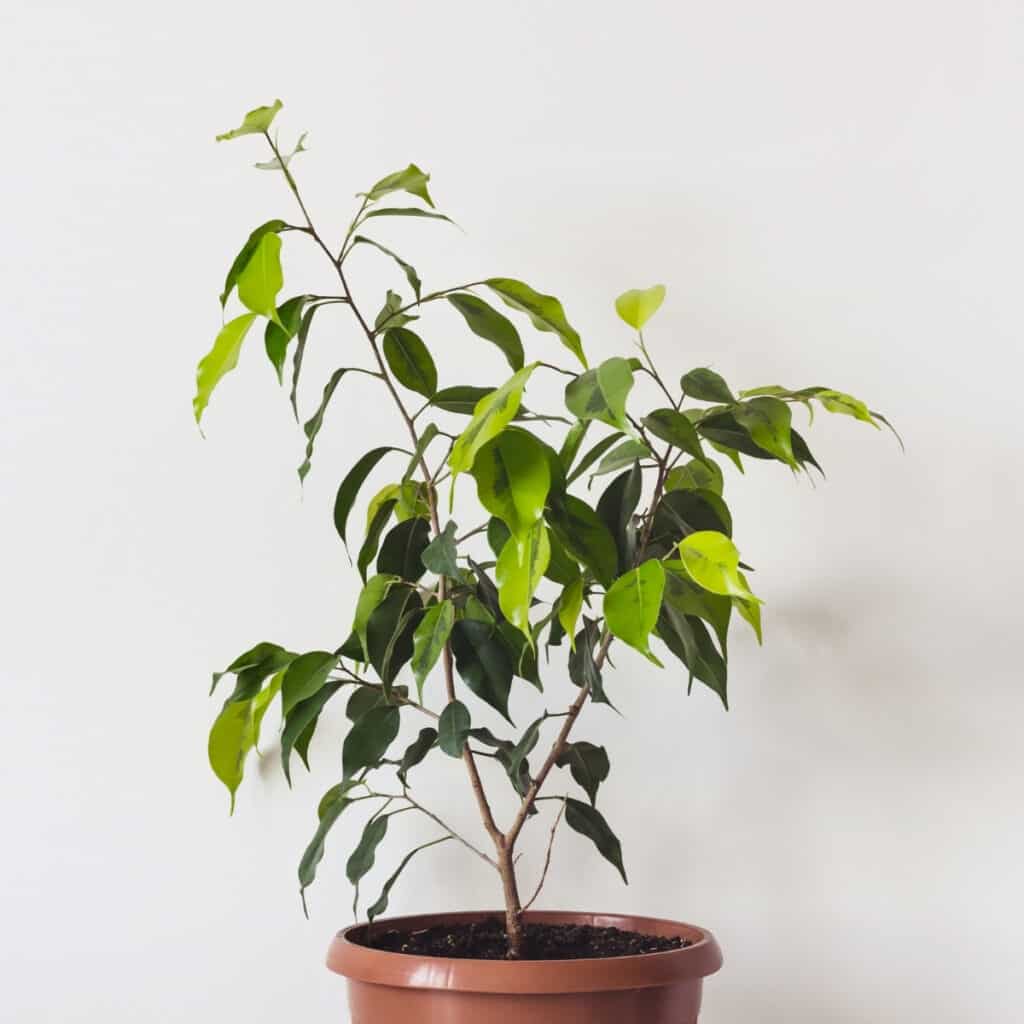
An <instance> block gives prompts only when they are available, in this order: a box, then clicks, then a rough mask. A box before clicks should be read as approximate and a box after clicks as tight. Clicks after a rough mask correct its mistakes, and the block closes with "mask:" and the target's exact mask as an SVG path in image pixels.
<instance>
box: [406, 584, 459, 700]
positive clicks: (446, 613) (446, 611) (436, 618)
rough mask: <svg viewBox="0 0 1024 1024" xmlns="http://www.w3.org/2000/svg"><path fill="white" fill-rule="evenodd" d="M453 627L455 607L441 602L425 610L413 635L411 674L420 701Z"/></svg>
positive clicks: (449, 603)
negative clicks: (425, 684) (424, 687)
mask: <svg viewBox="0 0 1024 1024" xmlns="http://www.w3.org/2000/svg"><path fill="white" fill-rule="evenodd" d="M454 625H455V605H453V604H452V603H451V601H442V602H441V603H440V604H434V605H431V606H430V607H429V608H428V609H427V611H426V614H424V616H423V618H422V619H421V620H420V624H419V625H418V626H417V627H416V632H415V633H413V637H412V672H413V675H414V676H415V677H416V688H417V690H418V691H419V698H420V701H422V700H423V684H424V683H425V682H426V678H427V676H428V675H429V674H430V670H431V669H432V668H433V667H434V666H435V665H436V664H437V659H438V658H439V657H440V656H441V651H442V650H444V645H445V644H446V643H447V642H448V638H449V637H450V636H451V632H452V626H454Z"/></svg>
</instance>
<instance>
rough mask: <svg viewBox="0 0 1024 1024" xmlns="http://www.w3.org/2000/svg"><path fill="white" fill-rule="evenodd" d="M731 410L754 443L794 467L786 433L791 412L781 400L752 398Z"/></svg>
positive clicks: (790, 444) (795, 463) (788, 430)
mask: <svg viewBox="0 0 1024 1024" xmlns="http://www.w3.org/2000/svg"><path fill="white" fill-rule="evenodd" d="M732 414H733V416H734V417H735V419H736V422H737V423H739V425H740V426H741V427H743V428H744V429H745V430H746V431H747V433H748V434H749V435H750V439H751V440H752V441H753V442H754V444H756V445H757V446H758V447H759V448H763V449H764V450H765V451H766V452H768V453H769V454H770V455H774V456H775V457H776V458H777V459H781V460H782V461H783V462H785V463H786V464H787V465H788V466H791V467H792V468H793V469H796V468H797V461H796V458H795V457H794V455H793V442H792V439H791V436H790V427H791V423H792V419H793V414H792V412H791V411H790V408H789V406H788V405H786V403H785V402H783V401H780V400H779V399H778V398H768V397H767V396H766V397H762V398H752V399H750V401H748V402H741V403H740V404H739V405H736V406H734V408H733V410H732Z"/></svg>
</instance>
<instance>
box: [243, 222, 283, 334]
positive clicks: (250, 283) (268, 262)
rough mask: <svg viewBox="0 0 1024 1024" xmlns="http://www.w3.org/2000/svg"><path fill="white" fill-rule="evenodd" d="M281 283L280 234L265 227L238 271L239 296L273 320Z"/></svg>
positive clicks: (251, 308) (254, 311)
mask: <svg viewBox="0 0 1024 1024" xmlns="http://www.w3.org/2000/svg"><path fill="white" fill-rule="evenodd" d="M283 286H284V276H283V275H282V273H281V236H280V235H277V234H275V233H274V232H272V231H268V232H267V234H265V235H264V236H263V237H262V238H261V239H260V240H259V243H258V244H257V246H256V248H255V250H253V254H252V256H251V257H250V258H249V262H248V263H246V265H245V267H244V268H243V269H242V272H241V273H240V274H239V275H238V298H239V299H240V300H241V302H242V305H243V306H245V307H246V309H249V310H252V312H253V313H259V314H260V316H265V317H267V319H268V320H276V319H277V293H278V292H279V291H280V290H281V288H282V287H283Z"/></svg>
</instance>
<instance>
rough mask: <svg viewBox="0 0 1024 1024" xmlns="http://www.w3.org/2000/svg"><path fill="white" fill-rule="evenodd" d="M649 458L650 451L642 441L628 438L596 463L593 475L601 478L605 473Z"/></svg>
mask: <svg viewBox="0 0 1024 1024" xmlns="http://www.w3.org/2000/svg"><path fill="white" fill-rule="evenodd" d="M650 457H651V449H650V448H648V447H647V445H645V444H644V443H643V442H642V441H634V440H633V439H632V438H631V437H630V438H627V439H626V440H625V441H623V442H622V444H620V445H618V446H617V447H615V448H613V449H612V450H611V451H610V452H609V453H608V454H607V455H606V456H605V457H604V458H603V459H602V460H601V461H600V463H598V466H597V469H595V470H594V473H593V475H594V476H603V475H604V474H605V473H614V472H615V471H616V470H619V469H624V468H625V467H626V466H630V465H632V464H633V463H634V462H636V460H637V459H649V458H650Z"/></svg>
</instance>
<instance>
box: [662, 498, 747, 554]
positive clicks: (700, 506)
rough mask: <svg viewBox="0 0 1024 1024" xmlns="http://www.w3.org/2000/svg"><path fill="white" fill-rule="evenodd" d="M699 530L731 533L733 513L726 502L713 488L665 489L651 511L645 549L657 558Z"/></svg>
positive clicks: (730, 534) (728, 535)
mask: <svg viewBox="0 0 1024 1024" xmlns="http://www.w3.org/2000/svg"><path fill="white" fill-rule="evenodd" d="M701 530H716V531H718V532H719V533H724V534H725V535H726V536H727V537H731V536H732V515H731V514H730V512H729V508H728V506H727V505H726V504H725V502H724V501H723V500H722V499H721V498H720V497H719V496H718V495H717V494H715V493H714V492H713V491H685V490H684V491H668V492H667V493H665V494H663V495H662V497H661V500H660V501H659V502H658V506H657V508H656V509H655V510H654V522H653V524H652V525H651V532H650V537H649V539H648V542H647V550H648V552H649V553H651V554H654V555H657V556H658V557H659V558H660V557H662V556H664V555H667V554H668V553H669V552H670V551H671V550H672V549H673V548H674V547H675V546H676V544H678V543H679V541H681V540H682V539H683V538H684V537H687V536H689V535H690V534H691V533H699V532H700V531H701Z"/></svg>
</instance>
